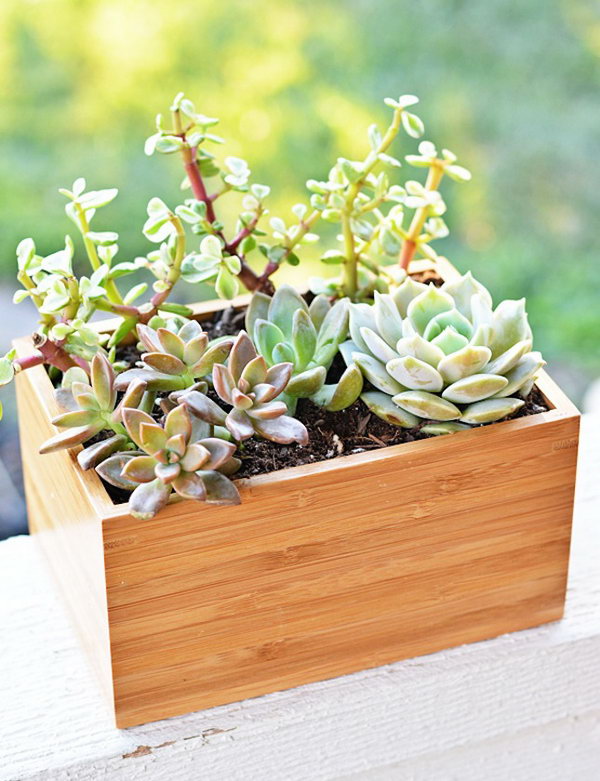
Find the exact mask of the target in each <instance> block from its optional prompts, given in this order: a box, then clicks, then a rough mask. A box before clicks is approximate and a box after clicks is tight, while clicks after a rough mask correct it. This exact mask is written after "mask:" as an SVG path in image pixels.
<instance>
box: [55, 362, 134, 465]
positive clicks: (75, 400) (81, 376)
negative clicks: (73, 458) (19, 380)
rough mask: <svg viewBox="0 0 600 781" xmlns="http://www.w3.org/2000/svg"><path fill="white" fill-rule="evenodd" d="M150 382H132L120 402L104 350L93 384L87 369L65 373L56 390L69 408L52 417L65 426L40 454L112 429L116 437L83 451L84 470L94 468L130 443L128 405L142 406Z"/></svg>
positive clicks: (94, 366) (62, 404)
mask: <svg viewBox="0 0 600 781" xmlns="http://www.w3.org/2000/svg"><path fill="white" fill-rule="evenodd" d="M145 391H146V384H145V383H144V382H143V381H142V380H140V379H137V380H135V381H134V382H132V383H131V384H130V385H129V387H128V389H127V392H126V393H125V395H124V396H123V398H122V399H121V401H120V402H119V403H118V404H117V390H116V387H115V372H114V369H113V367H112V366H111V364H110V362H109V360H108V358H107V357H106V356H105V355H104V353H96V355H95V356H94V358H93V360H92V363H91V383H90V382H89V381H88V380H87V376H86V375H85V372H83V371H82V370H81V369H73V370H70V372H67V373H66V374H65V378H64V382H63V386H62V387H61V388H59V389H57V391H56V392H55V395H56V399H57V402H58V404H59V406H60V407H61V408H62V409H64V410H66V411H65V412H62V413H61V414H60V415H57V416H56V417H55V418H53V419H52V423H53V425H55V426H57V427H58V428H62V429H65V430H64V431H61V432H60V433H59V434H56V436H54V437H51V438H50V439H49V440H47V441H46V442H44V444H43V445H42V446H41V447H40V453H42V454H44V453H53V452H55V451H56V450H64V449H65V448H70V447H74V446H75V445H81V444H83V443H84V442H87V441H88V440H89V439H91V438H92V437H94V436H95V435H96V434H98V433H99V432H100V431H104V430H107V431H112V432H113V436H111V437H110V438H109V439H105V440H103V441H102V442H98V443H96V444H94V445H93V446H92V447H90V448H88V449H86V450H82V451H81V452H80V453H79V455H78V456H77V460H78V461H79V464H80V465H81V467H82V468H83V469H90V468H91V467H93V466H96V465H97V464H98V463H100V461H102V460H103V459H104V458H106V457H107V456H109V455H110V454H111V453H113V452H115V450H123V449H125V448H127V447H128V446H130V439H129V437H128V435H127V431H126V429H125V426H124V425H123V421H122V414H123V410H124V408H125V407H138V406H139V405H140V403H141V401H142V399H143V396H144V392H145Z"/></svg>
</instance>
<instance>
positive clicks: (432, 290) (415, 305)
mask: <svg viewBox="0 0 600 781" xmlns="http://www.w3.org/2000/svg"><path fill="white" fill-rule="evenodd" d="M452 309H454V301H453V300H452V297H451V296H449V295H448V293H444V292H443V291H442V290H439V289H438V288H437V287H435V285H428V286H427V289H426V290H424V291H423V292H422V293H420V294H419V295H418V296H417V297H416V298H413V300H412V301H411V302H410V304H409V305H408V308H407V310H406V313H407V316H408V319H409V320H410V321H411V323H412V324H413V326H414V327H415V328H416V330H417V332H418V333H420V334H423V333H424V331H425V329H426V328H427V325H428V323H429V321H430V320H433V318H434V317H436V316H437V315H439V314H441V313H442V312H448V311H450V310H452ZM434 336H436V334H434Z"/></svg>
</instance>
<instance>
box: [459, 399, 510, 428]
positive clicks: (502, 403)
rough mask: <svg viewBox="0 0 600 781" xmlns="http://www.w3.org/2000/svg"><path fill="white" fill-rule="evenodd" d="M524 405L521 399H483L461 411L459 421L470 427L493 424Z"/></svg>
mask: <svg viewBox="0 0 600 781" xmlns="http://www.w3.org/2000/svg"><path fill="white" fill-rule="evenodd" d="M524 403H525V402H524V401H523V399H511V398H506V399H485V401H477V402H475V403H474V404H469V406H468V407H466V408H465V409H464V410H463V413H462V415H461V418H460V419H461V420H462V421H463V423H469V424H470V425H472V426H475V425H478V424H480V423H493V422H494V421H495V420H501V419H502V418H505V417H506V416H507V415H512V414H513V412H516V411H517V410H518V409H520V408H521V407H522V406H523V404H524Z"/></svg>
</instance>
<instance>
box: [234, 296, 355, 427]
mask: <svg viewBox="0 0 600 781" xmlns="http://www.w3.org/2000/svg"><path fill="white" fill-rule="evenodd" d="M348 311H349V300H348V299H341V300H339V301H336V302H335V303H334V304H333V305H332V304H331V303H330V302H329V300H328V299H327V297H326V296H322V295H320V296H316V298H314V299H313V301H312V303H311V305H310V306H308V305H307V304H306V301H305V300H304V299H303V298H302V296H300V295H299V294H298V293H297V292H296V290H294V288H293V287H291V286H290V285H282V286H281V287H280V288H278V290H277V291H276V292H275V294H274V295H273V296H267V295H265V294H264V293H255V294H254V296H253V298H252V301H251V303H250V306H249V307H248V310H247V313H246V329H247V331H248V333H249V334H250V335H251V336H252V339H253V341H254V344H255V345H256V347H257V350H258V352H259V353H260V355H262V356H263V358H264V359H265V361H266V363H267V366H269V367H272V366H275V365H276V364H278V363H281V362H286V363H291V364H292V375H291V378H290V381H289V382H288V384H287V387H286V390H285V394H284V396H283V400H284V401H285V402H286V403H287V405H288V408H289V410H290V411H291V412H293V411H294V410H295V407H296V402H297V400H298V399H299V398H310V399H312V400H313V401H314V402H315V403H316V404H318V405H319V406H321V407H325V408H326V409H328V410H331V411H337V410H342V409H345V408H346V407H348V406H350V405H351V404H353V403H354V402H355V401H356V399H357V398H358V396H359V395H360V392H361V390H362V385H363V382H362V375H361V373H360V370H359V369H358V368H357V367H356V366H353V365H350V366H348V368H347V369H346V371H345V372H344V374H343V375H342V377H341V378H340V379H339V381H338V382H337V383H335V384H330V385H326V384H325V378H326V376H327V371H328V369H329V368H330V366H331V363H332V361H333V359H334V358H335V356H336V354H337V352H338V349H339V345H340V344H341V343H342V342H343V341H344V340H345V339H346V338H347V336H348Z"/></svg>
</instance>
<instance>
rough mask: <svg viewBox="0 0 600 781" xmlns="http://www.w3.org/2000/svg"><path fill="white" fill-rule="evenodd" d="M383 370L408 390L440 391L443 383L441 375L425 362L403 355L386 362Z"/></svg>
mask: <svg viewBox="0 0 600 781" xmlns="http://www.w3.org/2000/svg"><path fill="white" fill-rule="evenodd" d="M385 368H386V370H387V372H388V374H390V375H391V376H392V377H393V378H394V379H395V380H396V381H397V382H399V383H400V384H401V385H403V386H404V387H405V388H408V389H409V390H424V391H434V392H435V391H441V390H442V388H443V387H444V381H443V380H442V376H441V374H440V373H439V372H438V371H437V369H434V368H433V366H430V365H429V364H428V363H425V361H422V360H420V359H419V358H414V357H413V356H412V355H404V356H403V357H402V358H394V359H392V360H391V361H388V362H387V363H386V365H385Z"/></svg>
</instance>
